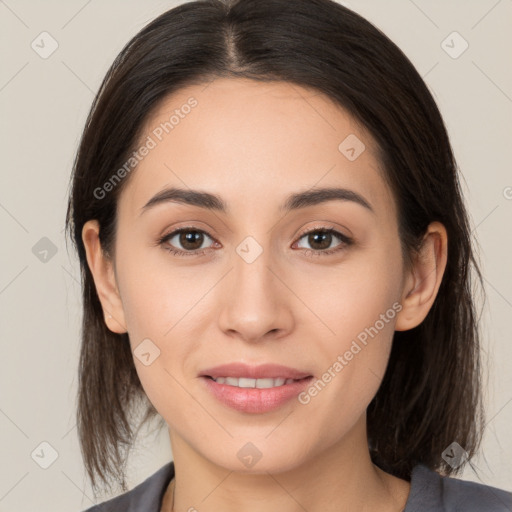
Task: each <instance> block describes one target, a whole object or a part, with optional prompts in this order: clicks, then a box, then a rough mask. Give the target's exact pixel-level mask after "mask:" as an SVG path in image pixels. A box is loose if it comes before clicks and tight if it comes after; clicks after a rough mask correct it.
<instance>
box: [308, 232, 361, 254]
mask: <svg viewBox="0 0 512 512" xmlns="http://www.w3.org/2000/svg"><path fill="white" fill-rule="evenodd" d="M303 238H305V239H306V243H308V244H310V245H311V246H312V249H307V248H306V251H305V252H306V254H307V255H308V256H321V255H322V256H326V255H330V254H333V253H336V252H338V251H342V250H343V249H345V248H346V247H348V246H350V245H351V244H352V243H353V240H352V239H351V238H349V237H348V236H345V235H343V234H342V233H340V232H339V231H336V230H335V229H334V228H317V229H313V230H310V231H307V232H306V233H303V234H302V236H301V237H300V239H299V244H300V240H302V239H303ZM336 238H337V239H338V240H340V241H341V243H339V244H338V245H337V246H335V247H334V248H331V249H329V247H330V246H331V244H332V242H333V240H335V239H336ZM299 247H300V245H299Z"/></svg>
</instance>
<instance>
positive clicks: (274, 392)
mask: <svg viewBox="0 0 512 512" xmlns="http://www.w3.org/2000/svg"><path fill="white" fill-rule="evenodd" d="M201 378H202V380H203V381H204V382H205V384H206V387H207V389H208V390H209V391H210V392H211V393H212V394H213V395H214V396H215V398H217V399H218V400H219V401H220V402H222V403H223V404H225V405H227V406H229V407H231V408H233V409H236V410H237V411H240V412H248V413H253V414H261V413H264V412H270V411H274V410H275V409H278V408H279V407H281V406H282V405H284V404H285V403H286V402H288V401H289V400H291V399H292V398H294V397H296V396H297V395H298V394H299V393H300V392H301V391H304V389H305V388H307V387H308V386H309V383H310V382H311V380H312V379H313V377H307V378H305V379H301V380H297V381H294V382H292V383H290V384H283V385H282V386H276V387H274V388H266V389H258V388H239V387H236V386H229V385H228V384H218V383H217V382H215V381H214V380H213V379H211V378H210V377H201Z"/></svg>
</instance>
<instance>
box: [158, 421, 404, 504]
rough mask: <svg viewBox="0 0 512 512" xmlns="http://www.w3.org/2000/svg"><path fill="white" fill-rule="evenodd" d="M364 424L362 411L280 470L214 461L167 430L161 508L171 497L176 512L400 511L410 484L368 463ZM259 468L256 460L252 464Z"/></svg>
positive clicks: (170, 501) (169, 501)
mask: <svg viewBox="0 0 512 512" xmlns="http://www.w3.org/2000/svg"><path fill="white" fill-rule="evenodd" d="M365 427H366V417H365V415H363V417H362V419H361V421H359V422H358V424H357V425H356V426H355V427H354V428H353V429H352V431H351V432H350V433H348V434H347V435H346V436H345V437H344V438H343V440H342V441H341V442H338V443H337V444H334V445H332V446H328V447H327V448H326V449H324V450H323V451H322V452H320V453H319V454H317V455H316V456H315V457H313V458H308V459H307V460H304V461H303V463H300V464H291V467H288V468H285V469H284V470H283V468H282V467H280V468H278V469H279V470H276V468H275V467H274V468H273V467H271V465H269V464H268V462H267V466H264V464H260V470H259V472H258V473H248V472H243V471H239V470H233V469H232V468H225V467H222V466H220V465H217V464H214V463H213V462H212V461H211V460H208V459H206V458H205V457H203V456H202V455H201V454H200V453H198V452H197V451H196V450H194V449H193V448H192V447H191V446H190V445H189V444H188V443H187V442H186V441H185V440H184V439H183V438H182V437H180V436H179V435H178V434H177V433H176V432H174V431H172V430H170V431H169V432H170V437H171V445H172V451H173V455H174V465H175V471H176V475H175V479H173V481H172V482H171V484H170V486H169V489H168V492H167V493H166V495H165V498H166V501H164V504H165V506H163V507H162V510H163V511H165V512H168V511H171V510H172V507H171V506H170V505H171V504H172V501H173V498H174V511H176V512H177V511H182V510H195V509H197V510H201V512H214V511H218V510H222V511H223V512H231V511H233V512H234V511H239V510H244V511H245V512H267V511H268V510H269V509H273V510H280V511H282V512H297V510H307V511H308V512H320V511H322V512H325V510H339V511H349V510H358V511H360V512H366V511H368V512H369V511H374V512H375V511H378V512H400V511H402V510H403V509H404V507H405V504H406V501H407V496H408V494H409V489H410V484H409V482H406V481H405V480H401V479H398V478H396V477H394V476H392V475H389V474H388V473H385V472H384V471H382V470H381V469H379V468H378V467H377V466H375V465H374V464H372V462H371V458H370V454H369V449H368V444H367V438H366V428H365ZM299 455H300V454H299ZM261 462H263V457H262V459H261ZM257 468H258V466H257V465H256V466H255V467H254V469H255V470H256V469H257ZM174 482H175V487H174V490H173V489H172V484H173V483H174ZM168 505H169V506H168Z"/></svg>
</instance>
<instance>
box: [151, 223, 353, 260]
mask: <svg viewBox="0 0 512 512" xmlns="http://www.w3.org/2000/svg"><path fill="white" fill-rule="evenodd" d="M336 238H337V239H338V240H339V241H340V243H338V245H336V246H335V247H334V248H330V249H329V247H331V244H332V242H333V241H335V239H336ZM207 239H210V240H211V241H213V242H214V243H218V242H216V241H215V240H214V239H213V237H211V236H210V235H209V234H208V233H207V232H206V231H203V230H201V229H196V228H194V227H183V228H179V229H176V230H174V231H172V232H171V233H169V234H166V235H164V236H162V237H161V238H160V239H159V240H158V244H159V245H161V246H163V248H164V249H165V250H166V251H169V252H170V253H171V254H174V255H175V256H200V255H202V254H205V253H206V252H207V251H208V249H209V248H210V247H211V245H212V244H211V242H210V244H208V241H207ZM302 239H305V240H306V243H308V244H310V246H311V247H312V248H311V249H308V248H306V250H305V254H306V255H307V256H321V255H322V256H327V255H330V254H333V253H336V252H338V251H342V250H343V249H345V248H347V247H348V246H350V245H351V244H352V243H353V240H352V239H351V238H349V237H347V236H346V235H343V234H342V233H340V232H339V231H336V230H335V229H334V228H332V227H330V228H325V227H322V228H316V229H312V230H310V231H307V232H305V233H303V234H302V235H301V237H300V238H299V242H297V243H296V244H297V246H298V247H299V248H303V247H302V246H301V245H300V240H302ZM205 242H206V247H205V246H204V244H205ZM177 246H178V247H177ZM179 246H181V249H180V248H179Z"/></svg>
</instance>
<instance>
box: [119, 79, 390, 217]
mask: <svg viewBox="0 0 512 512" xmlns="http://www.w3.org/2000/svg"><path fill="white" fill-rule="evenodd" d="M142 146H147V147H148V148H150V149H149V150H147V151H140V149H142ZM135 149H136V150H137V149H139V153H142V152H144V153H145V156H143V157H142V158H141V159H140V161H139V163H138V164H137V167H136V168H135V170H134V171H133V174H134V175H133V176H131V179H130V182H129V183H128V184H127V185H128V186H127V187H126V189H125V190H124V191H123V194H122V196H121V203H124V205H125V207H126V208H130V209H131V210H133V211H134V214H135V210H137V211H138V210H140V208H142V206H143V205H144V204H145V203H146V202H147V201H148V200H149V199H150V198H151V197H152V196H153V195H154V194H155V193H156V192H158V191H159V190H161V189H162V188H164V187H166V186H179V187H182V188H193V189H201V190H205V191H209V192H212V193H215V194H218V195H220V196H222V197H225V198H226V201H227V202H228V203H230V204H231V202H233V201H238V202H239V204H238V207H243V208H245V209H247V208H249V207H251V205H252V207H253V208H255V209H256V210H257V209H258V208H259V207H261V206H262V205H273V204H275V205H276V207H277V206H278V204H279V205H280V204H281V203H282V199H283V197H285V196H287V195H289V194H290V193H292V192H296V191H297V190H299V189H300V190H303V189H306V188H312V187H330V186H338V187H346V188H350V189H352V190H354V191H356V192H359V193H361V194H362V195H364V196H365V197H366V198H367V199H368V200H369V202H371V203H372V205H373V204H375V205H377V206H376V207H377V208H378V205H379V203H385V204H387V206H388V208H389V202H390V199H391V201H392V198H391V194H390V191H389V190H388V187H387V186H386V184H385V182H384V180H383V179H382V170H381V169H380V167H379V162H378V160H377V158H376V156H375V155H376V145H375V142H374V140H373V138H372V137H371V136H370V135H369V133H367V131H366V130H365V129H364V128H363V127H361V126H360V125H359V124H358V123H357V122H356V121H355V120H354V119H353V118H352V117H351V116H350V115H349V114H348V113H347V112H346V111H345V110H344V109H343V108H341V107H340V106H338V105H337V104H335V103H334V102H333V101H331V100H330V99H329V98H328V97H326V96H325V95H323V94H321V93H320V92H318V91H316V90H312V89H309V88H303V87H300V86H298V85H296V84H291V83H288V82H257V81H253V80H248V79H226V78H220V79H216V80H214V81H212V82H210V83H206V84H198V85H191V86H188V87H185V88H182V89H180V90H179V91H177V92H175V93H173V94H172V95H169V96H168V97H166V98H165V99H164V100H163V101H162V102H161V103H160V104H159V105H158V106H157V107H156V109H155V110H154V111H153V112H152V113H151V114H150V115H149V116H148V118H147V120H146V122H145V124H144V127H143V131H142V135H141V137H140V139H139V141H138V145H136V148H135ZM233 206H237V205H235V204H234V205H233Z"/></svg>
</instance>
